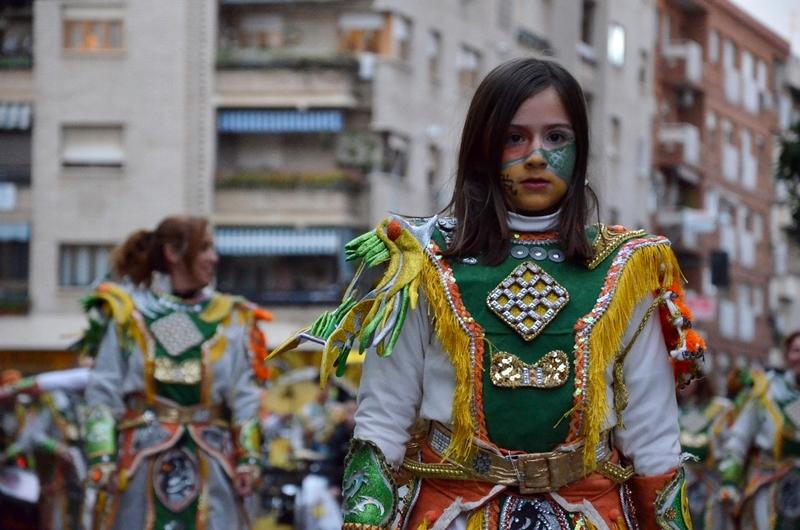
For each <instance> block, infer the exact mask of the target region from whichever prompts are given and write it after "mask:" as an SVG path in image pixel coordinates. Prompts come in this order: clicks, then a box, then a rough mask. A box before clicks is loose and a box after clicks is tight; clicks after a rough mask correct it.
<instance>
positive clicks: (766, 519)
mask: <svg viewBox="0 0 800 530" xmlns="http://www.w3.org/2000/svg"><path fill="white" fill-rule="evenodd" d="M784 360H785V362H786V370H785V371H781V370H770V371H768V372H766V373H764V372H760V371H755V370H754V371H752V372H751V377H752V388H751V389H749V390H748V393H747V401H746V403H745V404H744V406H743V407H742V410H741V412H740V413H739V414H738V416H737V418H736V421H735V423H734V424H733V427H731V430H730V433H729V435H728V438H727V441H726V442H725V445H724V447H723V459H722V461H721V462H720V465H719V468H720V472H721V475H722V479H723V487H722V489H721V491H720V496H721V497H722V499H723V500H724V501H726V502H728V503H729V504H730V505H731V506H732V508H733V511H734V513H737V514H738V515H739V519H740V525H741V528H752V529H754V530H782V529H794V528H800V385H798V376H800V331H795V332H794V333H792V334H790V335H789V336H788V337H787V338H786V340H785V341H784Z"/></svg>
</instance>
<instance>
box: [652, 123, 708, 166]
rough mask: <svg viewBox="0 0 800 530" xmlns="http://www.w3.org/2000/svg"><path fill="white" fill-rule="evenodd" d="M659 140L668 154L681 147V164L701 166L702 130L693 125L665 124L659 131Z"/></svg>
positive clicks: (679, 157) (679, 159) (679, 160)
mask: <svg viewBox="0 0 800 530" xmlns="http://www.w3.org/2000/svg"><path fill="white" fill-rule="evenodd" d="M658 140H659V142H660V143H662V144H664V146H665V149H666V150H667V151H668V152H673V151H674V149H675V146H676V145H677V146H679V147H680V155H679V156H678V162H679V163H685V164H688V165H690V166H699V165H700V130H699V129H698V128H697V127H695V126H694V125H692V124H691V123H663V124H661V125H660V126H659V129H658Z"/></svg>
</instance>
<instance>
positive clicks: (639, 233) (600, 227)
mask: <svg viewBox="0 0 800 530" xmlns="http://www.w3.org/2000/svg"><path fill="white" fill-rule="evenodd" d="M591 232H594V238H593V239H592V250H593V251H594V253H593V257H592V259H591V260H589V263H588V264H587V266H588V267H589V269H594V268H596V267H597V266H598V265H600V263H602V262H603V261H604V260H605V259H606V258H607V257H609V256H610V255H611V254H613V253H614V252H616V251H617V249H619V247H620V246H622V244H623V243H626V242H628V241H630V240H632V239H637V238H643V237H646V236H647V232H646V231H644V230H631V229H629V228H625V227H624V226H621V225H611V226H609V225H604V224H602V223H600V224H597V225H595V226H593V227H591V228H590V234H591Z"/></svg>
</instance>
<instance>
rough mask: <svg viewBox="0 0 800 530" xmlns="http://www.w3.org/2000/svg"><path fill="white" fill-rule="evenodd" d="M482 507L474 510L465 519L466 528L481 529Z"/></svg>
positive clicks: (469, 529) (468, 529) (471, 529)
mask: <svg viewBox="0 0 800 530" xmlns="http://www.w3.org/2000/svg"><path fill="white" fill-rule="evenodd" d="M483 515H484V514H483V508H480V509H478V510H475V511H474V512H472V514H471V515H470V516H469V519H467V529H466V530H482V529H483Z"/></svg>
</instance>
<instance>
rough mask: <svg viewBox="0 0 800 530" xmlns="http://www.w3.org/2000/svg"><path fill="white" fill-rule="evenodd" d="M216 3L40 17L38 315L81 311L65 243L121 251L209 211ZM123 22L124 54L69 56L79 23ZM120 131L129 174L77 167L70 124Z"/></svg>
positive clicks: (139, 4) (59, 10)
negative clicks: (68, 35) (67, 278)
mask: <svg viewBox="0 0 800 530" xmlns="http://www.w3.org/2000/svg"><path fill="white" fill-rule="evenodd" d="M215 8H216V6H215V4H214V2H211V1H206V0H203V1H198V0H192V1H191V2H189V1H188V0H185V1H173V2H167V3H164V2H159V1H157V0H137V1H136V2H125V3H119V4H113V5H111V4H108V3H105V2H82V3H80V4H76V3H73V2H67V1H37V2H36V3H35V11H34V27H35V29H34V35H35V66H34V100H35V111H36V125H35V128H34V137H33V168H32V173H33V179H32V181H33V183H32V190H33V211H32V215H33V226H32V237H31V275H30V283H31V297H32V304H33V311H34V312H35V313H47V312H76V311H77V310H78V306H77V299H78V297H79V296H80V295H82V294H83V292H84V291H83V289H71V288H62V287H60V286H59V246H60V245H62V244H108V245H111V244H114V243H116V242H118V241H120V240H121V239H122V238H123V237H124V236H125V235H127V234H128V233H130V232H131V231H133V230H135V229H137V228H144V227H146V228H152V227H153V226H154V225H155V224H156V223H157V221H158V220H159V219H160V218H162V217H164V216H166V215H168V214H173V213H181V212H193V213H207V212H208V211H209V208H210V200H211V187H210V182H211V180H210V171H211V169H210V168H211V167H212V160H213V158H212V157H213V151H212V149H211V140H212V137H211V135H210V134H209V127H213V119H212V114H211V107H210V87H211V71H210V70H211V66H210V60H209V59H210V57H211V53H212V52H211V48H210V43H209V42H206V41H207V40H208V38H209V35H211V34H212V33H213V31H214V24H213V17H212V16H211V15H212V14H213V13H214V12H215ZM92 18H99V19H109V18H110V19H118V20H121V21H122V28H123V30H122V35H123V37H122V43H123V44H122V49H121V50H117V51H106V52H94V53H91V52H76V51H67V50H65V49H64V42H65V36H64V34H63V30H64V21H65V20H68V19H75V20H84V19H92ZM91 126H101V127H109V126H111V127H120V128H121V131H122V141H121V150H122V158H123V162H122V164H121V166H120V167H99V166H96V167H87V166H81V167H66V166H65V165H64V164H63V163H62V155H63V150H64V149H65V147H66V144H65V133H66V132H67V131H65V127H81V128H82V127H91Z"/></svg>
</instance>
